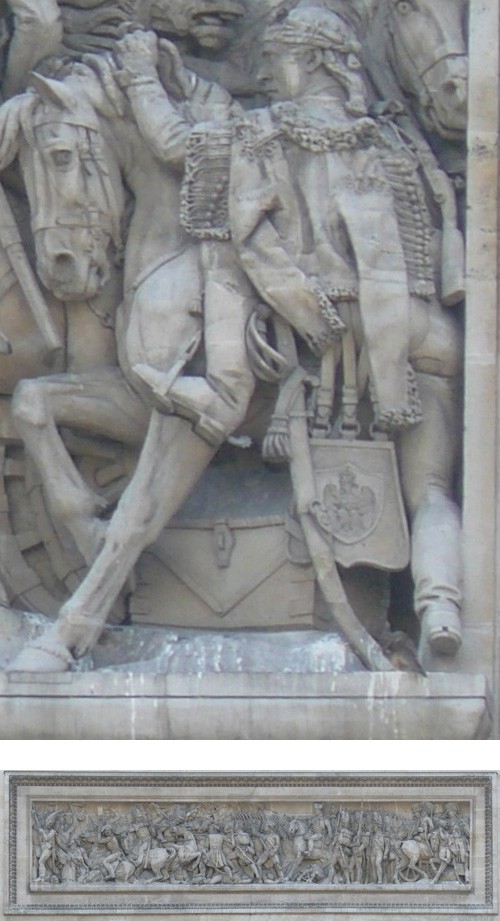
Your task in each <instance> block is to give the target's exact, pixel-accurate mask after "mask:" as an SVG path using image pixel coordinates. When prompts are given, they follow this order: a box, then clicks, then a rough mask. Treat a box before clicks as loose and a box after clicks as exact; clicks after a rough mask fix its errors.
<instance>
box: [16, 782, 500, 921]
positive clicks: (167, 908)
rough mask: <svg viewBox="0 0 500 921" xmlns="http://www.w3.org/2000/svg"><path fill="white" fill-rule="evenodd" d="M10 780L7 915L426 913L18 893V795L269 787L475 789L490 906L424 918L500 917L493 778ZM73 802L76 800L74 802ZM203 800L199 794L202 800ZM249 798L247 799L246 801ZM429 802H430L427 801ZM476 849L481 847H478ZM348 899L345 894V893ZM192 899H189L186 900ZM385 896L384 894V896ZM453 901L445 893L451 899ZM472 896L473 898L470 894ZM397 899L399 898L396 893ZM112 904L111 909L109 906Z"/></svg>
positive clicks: (398, 908) (385, 907) (349, 905)
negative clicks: (56, 899) (60, 898)
mask: <svg viewBox="0 0 500 921" xmlns="http://www.w3.org/2000/svg"><path fill="white" fill-rule="evenodd" d="M7 776H8V804H9V805H8V822H7V828H8V845H7V849H8V880H7V891H6V896H7V898H6V905H5V912H6V914H12V915H15V914H22V915H24V916H26V914H35V915H36V914H43V915H46V914H50V915H53V914H58V915H61V914H71V913H76V914H86V915H95V914H100V913H106V914H107V915H109V913H110V911H111V910H112V912H113V913H126V914H130V915H134V914H142V915H154V914H156V913H160V912H161V913H162V914H164V915H167V914H169V915H171V914H175V913H182V914H189V913H194V914H202V913H208V914H228V913H229V914H230V913H232V914H234V915H240V914H243V913H255V914H262V913H266V912H267V913H273V914H280V913H282V912H287V913H289V914H292V913H293V912H308V913H311V914H327V913H328V914H330V915H331V914H333V913H334V914H337V913H341V912H344V913H345V912H348V913H352V912H356V913H358V914H360V913H362V912H365V913H381V912H391V913H395V912H406V913H408V912H410V913H416V912H420V911H421V910H422V909H421V908H416V906H415V903H414V902H404V901H402V900H399V901H395V900H390V901H386V902H382V901H378V900H377V901H368V902H359V901H356V903H355V904H353V902H352V901H351V902H347V901H342V902H341V901H340V900H339V899H338V896H339V894H340V893H339V891H338V890H335V892H334V893H333V892H332V904H330V905H328V907H325V906H322V905H318V904H312V903H311V902H312V900H311V902H308V901H292V900H286V901H285V900H281V901H280V900H279V899H274V900H273V901H272V902H265V901H264V900H262V901H260V900H259V901H258V902H257V901H256V900H255V899H254V900H247V901H244V900H243V898H242V899H241V901H238V902H237V903H234V902H231V900H229V901H226V902H224V901H222V900H220V899H219V901H217V894H216V890H213V893H214V897H213V899H211V900H210V901H205V902H201V900H199V901H198V900H197V901H196V902H191V903H190V902H189V901H188V900H187V899H184V900H179V902H176V903H174V902H169V903H168V904H164V903H154V902H153V901H152V900H151V901H149V900H148V904H147V906H145V905H144V903H141V904H134V902H133V892H132V891H131V894H130V898H128V899H127V901H126V902H123V903H120V902H118V901H117V897H119V893H118V892H114V893H113V892H111V891H110V901H106V902H103V903H102V904H96V903H95V902H94V903H92V904H90V905H89V904H87V905H86V904H85V903H84V901H83V899H80V901H78V902H74V903H68V902H65V903H64V904H61V903H58V904H49V902H48V901H47V902H43V903H33V902H31V903H23V901H22V900H21V893H20V892H19V891H18V857H19V855H18V834H17V832H18V819H19V811H18V808H19V801H20V793H22V792H23V788H26V787H30V788H31V789H33V788H36V787H44V788H48V787H49V788H50V787H54V788H55V787H58V788H59V789H61V790H64V788H69V787H71V788H72V789H73V790H74V788H75V787H82V788H85V789H86V790H88V789H90V790H91V789H92V788H101V789H106V788H108V789H113V790H121V789H123V790H124V791H125V790H129V791H130V793H133V792H134V789H137V788H142V789H146V790H147V789H148V788H152V787H155V788H156V789H161V790H162V791H163V790H164V791H165V793H166V794H168V790H169V789H171V788H179V787H181V788H182V787H183V788H185V789H190V788H198V790H199V788H200V787H201V788H205V789H206V790H207V791H209V790H210V789H211V788H214V787H225V788H232V789H238V788H242V794H243V790H244V788H248V787H251V788H255V787H257V786H260V787H264V788H266V789H267V790H269V791H272V789H273V788H274V789H280V788H281V789H283V788H288V789H290V790H300V789H303V788H306V787H307V788H309V790H310V789H311V788H312V789H317V790H318V793H319V792H320V791H321V790H325V789H327V788H329V789H332V790H342V788H350V789H351V790H352V789H356V788H360V790H363V791H366V788H367V787H370V788H375V789H380V790H381V791H383V790H387V789H389V788H391V789H396V790H397V788H398V787H399V788H401V789H405V790H408V789H411V790H415V793H416V794H418V792H419V791H420V790H423V789H425V790H426V791H428V790H429V789H430V788H431V789H432V788H433V787H434V788H437V787H439V788H449V789H450V792H451V791H452V790H453V789H455V788H458V787H460V788H462V790H463V788H464V787H469V788H473V789H474V791H475V792H476V795H479V796H481V797H482V803H483V806H484V835H485V840H484V901H481V902H472V901H469V899H466V900H464V902H463V904H460V902H457V901H454V902H450V903H446V902H445V901H444V900H443V899H440V900H439V901H436V902H435V903H427V902H426V904H425V913H433V912H439V913H440V914H443V913H447V912H450V913H452V914H454V915H457V914H468V913H469V914H476V913H479V912H486V913H493V912H494V911H495V895H496V891H495V885H494V864H493V860H494V855H493V777H492V775H491V774H487V773H485V774H462V775H459V774H442V775H439V774H432V775H428V774H417V775H411V774H407V775H402V774H394V775H392V774H385V775H380V774H374V775H371V774H344V773H343V774H339V775H335V774H300V775H299V776H293V775H286V774H274V773H270V774H233V773H228V774H201V773H200V774H174V773H165V774H153V773H151V774H142V773H129V774H125V773H118V774H70V773H68V774H9V775H7ZM73 795H74V794H73ZM198 795H199V794H198ZM243 795H244V794H243ZM427 795H428V794H427ZM476 847H477V845H476ZM482 863H483V852H482V849H481V864H482ZM342 894H343V893H342ZM186 895H188V893H186ZM384 895H385V893H384ZM446 895H447V893H445V892H443V896H445V897H446ZM469 895H470V893H469ZM395 896H396V898H398V897H399V898H400V895H399V894H397V893H395ZM111 900H112V901H111Z"/></svg>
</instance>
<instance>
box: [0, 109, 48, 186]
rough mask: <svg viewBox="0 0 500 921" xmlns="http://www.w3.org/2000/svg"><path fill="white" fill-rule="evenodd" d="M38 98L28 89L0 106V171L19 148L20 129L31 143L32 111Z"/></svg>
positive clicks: (15, 154) (11, 159)
mask: <svg viewBox="0 0 500 921" xmlns="http://www.w3.org/2000/svg"><path fill="white" fill-rule="evenodd" d="M39 103H40V99H39V97H38V95H37V94H36V93H33V92H30V91H28V92H27V93H23V94H22V95H21V96H13V97H12V99H8V100H7V102H4V103H3V105H2V106H0V171H3V170H4V169H6V168H7V166H9V165H10V164H11V163H12V161H13V160H14V159H15V157H16V156H17V153H18V150H19V132H20V131H22V132H23V134H24V137H25V138H26V141H27V143H28V144H30V145H32V144H33V127H32V118H33V112H34V111H35V109H36V107H37V106H38V105H39Z"/></svg>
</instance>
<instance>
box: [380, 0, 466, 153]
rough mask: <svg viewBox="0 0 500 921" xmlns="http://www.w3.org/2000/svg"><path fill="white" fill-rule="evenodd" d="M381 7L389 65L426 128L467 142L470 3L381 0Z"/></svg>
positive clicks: (443, 136) (426, 0)
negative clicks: (468, 19)
mask: <svg viewBox="0 0 500 921" xmlns="http://www.w3.org/2000/svg"><path fill="white" fill-rule="evenodd" d="M370 2H372V4H373V0H370ZM379 8H380V9H381V12H382V13H383V16H384V20H385V29H386V34H387V36H388V44H386V53H387V55H388V58H389V63H390V64H391V67H392V69H393V71H394V74H395V77H396V80H397V82H398V83H399V86H400V87H401V89H402V90H403V92H404V93H406V94H407V95H408V96H409V97H410V98H411V99H412V100H413V102H414V106H415V112H416V115H417V117H418V119H419V120H420V122H421V124H422V126H423V127H424V129H425V130H427V131H430V132H432V133H435V134H438V135H439V136H440V137H442V138H446V139H449V140H463V138H464V135H465V130H466V127H467V73H468V56H467V47H466V39H465V32H466V16H467V9H468V0H439V2H437V0H380V7H379Z"/></svg>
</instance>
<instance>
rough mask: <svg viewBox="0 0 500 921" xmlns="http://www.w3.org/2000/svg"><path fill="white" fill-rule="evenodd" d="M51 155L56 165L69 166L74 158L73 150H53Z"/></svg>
mask: <svg viewBox="0 0 500 921" xmlns="http://www.w3.org/2000/svg"><path fill="white" fill-rule="evenodd" d="M51 156H52V160H53V161H54V163H55V165H56V166H69V164H70V163H71V160H72V158H73V151H72V150H53V151H52V154H51Z"/></svg>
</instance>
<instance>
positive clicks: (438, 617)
mask: <svg viewBox="0 0 500 921" xmlns="http://www.w3.org/2000/svg"><path fill="white" fill-rule="evenodd" d="M417 377H418V384H419V389H420V394H421V398H422V405H423V409H424V421H423V422H422V423H421V424H420V425H419V426H416V427H415V428H414V429H408V430H407V431H405V432H404V433H402V434H401V435H400V439H399V445H398V449H399V458H400V470H401V481H402V487H403V494H404V497H405V500H406V504H407V508H408V511H409V514H410V520H411V537H412V554H411V565H412V574H413V579H414V584H415V593H414V605H415V612H416V614H417V615H418V617H419V618H420V621H421V625H422V630H421V650H422V651H423V650H424V649H425V647H426V645H427V644H428V645H429V646H430V648H431V649H432V651H433V652H434V653H436V654H440V655H454V654H455V652H456V651H457V649H458V647H459V645H460V642H461V628H460V617H459V612H460V606H461V600H462V595H461V582H462V559H461V523H460V513H459V509H458V506H457V504H456V502H455V501H454V500H453V498H452V488H453V478H454V472H455V460H456V453H457V442H458V429H459V418H460V416H459V404H458V399H457V395H456V384H455V382H454V381H453V380H449V379H446V378H441V377H437V376H434V375H430V374H419V375H417Z"/></svg>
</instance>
